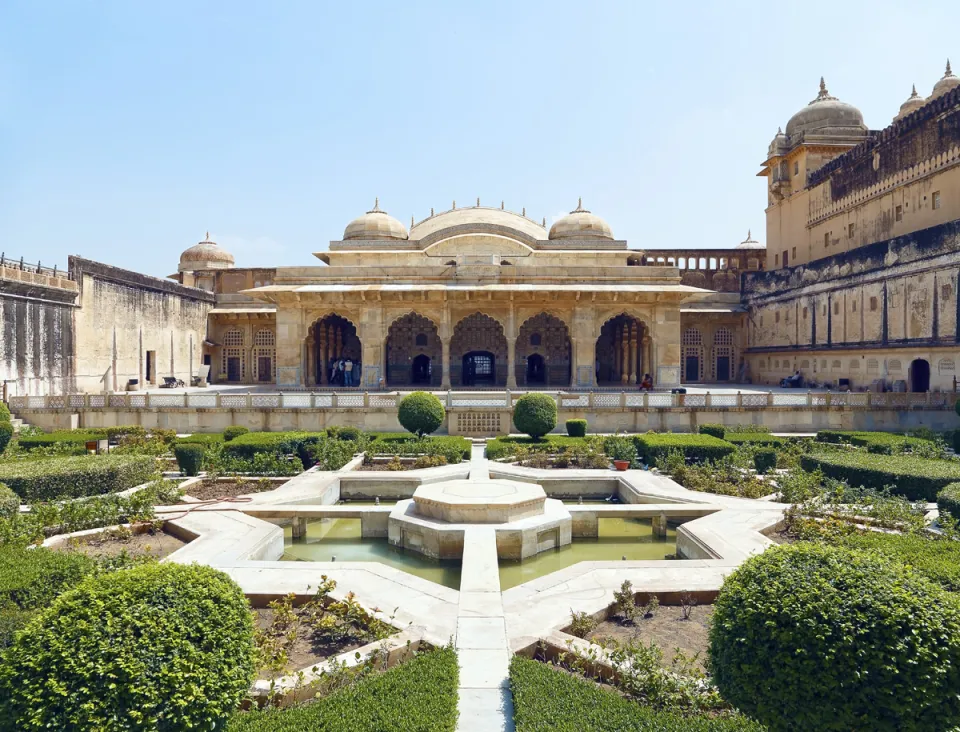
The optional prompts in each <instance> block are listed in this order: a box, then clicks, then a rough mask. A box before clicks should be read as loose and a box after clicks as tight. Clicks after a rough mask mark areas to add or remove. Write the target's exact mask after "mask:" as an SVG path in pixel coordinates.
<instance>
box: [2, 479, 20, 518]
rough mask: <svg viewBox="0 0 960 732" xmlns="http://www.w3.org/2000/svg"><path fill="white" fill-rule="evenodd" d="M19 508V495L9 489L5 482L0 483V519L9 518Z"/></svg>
mask: <svg viewBox="0 0 960 732" xmlns="http://www.w3.org/2000/svg"><path fill="white" fill-rule="evenodd" d="M19 510H20V496H18V495H17V494H16V493H14V492H13V491H12V490H10V487H9V486H7V484H6V483H0V519H3V518H9V517H10V516H13V515H14V514H15V513H17V512H18V511H19Z"/></svg>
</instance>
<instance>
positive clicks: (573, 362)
mask: <svg viewBox="0 0 960 732" xmlns="http://www.w3.org/2000/svg"><path fill="white" fill-rule="evenodd" d="M570 388H571V389H576V388H577V341H576V340H575V339H573V338H571V339H570Z"/></svg>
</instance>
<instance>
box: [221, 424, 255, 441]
mask: <svg viewBox="0 0 960 732" xmlns="http://www.w3.org/2000/svg"><path fill="white" fill-rule="evenodd" d="M249 432H250V430H248V429H247V428H246V427H243V426H241V425H231V426H230V427H227V428H226V429H225V430H224V431H223V441H224V442H230V440H232V439H234V438H235V437H239V436H240V435H246V434H248V433H249Z"/></svg>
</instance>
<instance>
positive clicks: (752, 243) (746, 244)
mask: <svg viewBox="0 0 960 732" xmlns="http://www.w3.org/2000/svg"><path fill="white" fill-rule="evenodd" d="M736 248H737V249H766V248H767V245H766V244H761V243H760V242H758V241H757V240H755V239H754V238H753V237H752V236H751V235H750V230H749V229H747V238H746V239H744V240H743V241H742V242H740V243H739V244H737V246H736Z"/></svg>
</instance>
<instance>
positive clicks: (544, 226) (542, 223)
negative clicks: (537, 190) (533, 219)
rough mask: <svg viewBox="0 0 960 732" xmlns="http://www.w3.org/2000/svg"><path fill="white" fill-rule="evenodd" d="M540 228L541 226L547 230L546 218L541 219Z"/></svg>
mask: <svg viewBox="0 0 960 732" xmlns="http://www.w3.org/2000/svg"><path fill="white" fill-rule="evenodd" d="M540 226H542V227H543V228H544V229H546V228H547V217H546V216H544V217H543V220H542V221H541V222H540Z"/></svg>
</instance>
